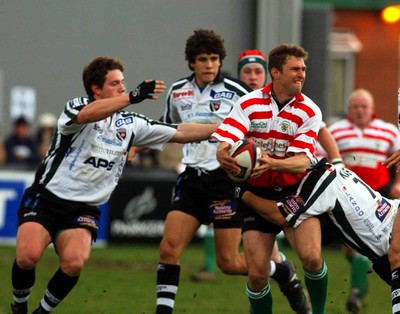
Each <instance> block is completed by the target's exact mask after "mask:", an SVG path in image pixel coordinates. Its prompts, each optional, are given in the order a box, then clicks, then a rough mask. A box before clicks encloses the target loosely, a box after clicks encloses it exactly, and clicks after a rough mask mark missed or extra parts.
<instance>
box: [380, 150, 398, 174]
mask: <svg viewBox="0 0 400 314" xmlns="http://www.w3.org/2000/svg"><path fill="white" fill-rule="evenodd" d="M382 165H384V166H386V167H387V168H389V167H392V166H394V165H396V172H399V170H400V169H399V168H400V150H398V151H396V152H394V153H393V154H392V155H391V156H389V157H388V158H387V159H386V160H385V161H384V162H382Z"/></svg>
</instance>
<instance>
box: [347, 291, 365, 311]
mask: <svg viewBox="0 0 400 314" xmlns="http://www.w3.org/2000/svg"><path fill="white" fill-rule="evenodd" d="M361 306H362V298H361V294H360V292H359V291H358V289H352V290H351V292H350V295H349V297H348V298H347V302H346V309H347V311H349V312H350V313H353V314H358V313H360V310H361Z"/></svg>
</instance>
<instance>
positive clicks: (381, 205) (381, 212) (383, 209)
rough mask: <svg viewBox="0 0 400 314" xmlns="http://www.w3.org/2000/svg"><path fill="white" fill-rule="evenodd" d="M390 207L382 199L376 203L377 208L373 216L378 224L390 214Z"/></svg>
mask: <svg viewBox="0 0 400 314" xmlns="http://www.w3.org/2000/svg"><path fill="white" fill-rule="evenodd" d="M391 209H392V206H391V205H390V203H389V202H388V201H387V200H385V199H384V198H383V199H382V200H381V201H380V202H378V208H377V209H376V210H375V216H376V218H378V220H379V221H380V222H383V221H384V220H385V219H386V217H388V214H389V213H390V211H391Z"/></svg>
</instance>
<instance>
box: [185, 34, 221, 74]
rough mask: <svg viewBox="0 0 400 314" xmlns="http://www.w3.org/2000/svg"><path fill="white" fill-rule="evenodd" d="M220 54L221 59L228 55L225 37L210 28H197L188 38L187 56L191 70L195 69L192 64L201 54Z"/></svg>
mask: <svg viewBox="0 0 400 314" xmlns="http://www.w3.org/2000/svg"><path fill="white" fill-rule="evenodd" d="M202 53H206V54H212V53H215V54H218V55H219V59H220V61H221V65H222V60H224V58H225V57H226V50H225V47H224V39H223V38H222V37H221V36H220V35H218V34H217V33H215V32H214V31H213V30H209V29H196V30H195V31H194V34H193V35H192V36H190V37H189V38H188V39H187V40H186V48H185V56H186V59H185V60H187V61H188V66H189V69H190V70H191V71H193V70H194V69H193V68H192V67H191V66H190V63H193V62H194V61H195V59H196V57H197V56H198V55H199V54H202Z"/></svg>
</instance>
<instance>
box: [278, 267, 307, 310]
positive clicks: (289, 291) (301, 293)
mask: <svg viewBox="0 0 400 314" xmlns="http://www.w3.org/2000/svg"><path fill="white" fill-rule="evenodd" d="M282 266H285V267H287V268H288V270H289V277H288V281H286V282H285V283H279V288H280V289H281V291H282V293H283V294H284V295H285V296H286V298H287V299H288V301H289V304H290V307H291V308H292V310H293V311H295V312H296V313H298V314H309V313H311V306H310V301H309V297H308V293H307V292H306V291H305V289H303V287H302V285H301V282H300V280H299V279H298V278H297V274H296V267H295V266H294V264H293V263H292V262H291V261H284V262H282Z"/></svg>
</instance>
